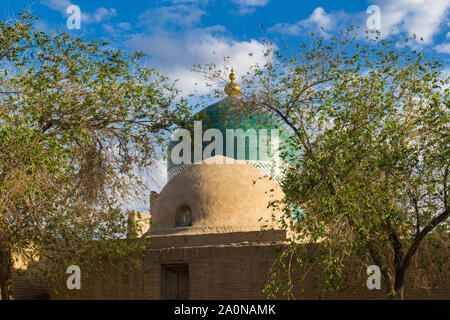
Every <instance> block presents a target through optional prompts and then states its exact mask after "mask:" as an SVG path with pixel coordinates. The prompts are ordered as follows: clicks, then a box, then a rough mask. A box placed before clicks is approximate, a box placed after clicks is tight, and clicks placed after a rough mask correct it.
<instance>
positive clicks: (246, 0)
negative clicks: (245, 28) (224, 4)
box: [231, 0, 270, 15]
mask: <svg viewBox="0 0 450 320" xmlns="http://www.w3.org/2000/svg"><path fill="white" fill-rule="evenodd" d="M269 1H270V0H231V2H233V3H234V4H237V5H238V6H239V9H238V10H237V11H236V12H237V13H238V14H240V15H246V14H250V13H252V12H253V11H255V9H256V8H257V7H264V6H266V5H267V4H268V3H269Z"/></svg>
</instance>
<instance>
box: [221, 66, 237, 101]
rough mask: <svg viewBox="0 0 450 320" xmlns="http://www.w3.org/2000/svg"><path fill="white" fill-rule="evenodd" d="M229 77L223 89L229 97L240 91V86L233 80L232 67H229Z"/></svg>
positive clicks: (234, 77)
mask: <svg viewBox="0 0 450 320" xmlns="http://www.w3.org/2000/svg"><path fill="white" fill-rule="evenodd" d="M229 78H230V80H231V82H230V83H228V84H227V85H226V86H225V89H224V91H225V93H226V94H227V95H229V96H230V97H236V96H237V95H238V94H240V93H241V86H239V85H238V84H237V83H235V82H234V80H236V75H235V74H234V70H233V69H231V73H230V76H229Z"/></svg>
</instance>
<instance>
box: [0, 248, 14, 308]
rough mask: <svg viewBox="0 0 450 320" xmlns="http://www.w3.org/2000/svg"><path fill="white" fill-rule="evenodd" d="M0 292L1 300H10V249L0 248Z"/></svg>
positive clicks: (11, 296) (11, 297)
mask: <svg viewBox="0 0 450 320" xmlns="http://www.w3.org/2000/svg"><path fill="white" fill-rule="evenodd" d="M0 291H1V300H12V299H13V295H12V257H11V249H9V248H3V247H0Z"/></svg>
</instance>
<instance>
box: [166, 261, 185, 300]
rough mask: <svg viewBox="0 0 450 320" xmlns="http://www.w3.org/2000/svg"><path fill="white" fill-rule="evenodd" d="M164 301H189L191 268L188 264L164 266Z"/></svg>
mask: <svg viewBox="0 0 450 320" xmlns="http://www.w3.org/2000/svg"><path fill="white" fill-rule="evenodd" d="M161 280H162V281H161V282H162V299H163V300H187V299H189V267H188V265H187V264H166V265H162V279H161Z"/></svg>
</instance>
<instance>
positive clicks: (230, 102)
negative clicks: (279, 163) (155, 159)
mask: <svg viewBox="0 0 450 320" xmlns="http://www.w3.org/2000/svg"><path fill="white" fill-rule="evenodd" d="M192 121H193V122H192V126H191V127H190V128H186V129H187V130H188V131H189V132H190V133H191V137H192V149H191V158H192V159H191V163H194V151H193V144H194V141H193V139H194V134H193V133H194V121H201V125H202V134H204V133H205V131H206V130H208V129H217V130H219V131H220V132H221V133H222V136H223V152H222V154H215V152H213V153H212V154H211V156H215V155H223V156H229V155H232V157H233V158H234V159H236V160H244V161H247V162H249V163H250V164H252V165H255V166H257V167H258V166H259V169H262V168H261V166H265V167H267V166H269V164H268V162H270V159H267V157H264V155H268V156H273V154H274V152H276V150H271V137H272V134H276V133H278V140H279V148H280V149H281V148H283V146H284V145H285V144H286V142H287V141H288V139H289V133H288V131H287V130H286V128H285V127H284V126H283V125H281V124H280V123H279V122H278V121H277V120H276V119H273V118H271V117H269V116H268V115H267V114H264V113H261V112H257V111H248V110H246V108H245V106H244V105H243V104H242V102H241V101H240V100H239V99H238V98H236V97H227V98H226V99H223V100H221V101H219V102H217V103H215V104H213V105H210V106H209V107H206V108H205V109H203V110H202V111H200V112H198V113H197V114H195V115H194V117H193V118H192ZM227 129H232V130H235V131H236V130H238V129H242V131H243V132H244V134H245V133H247V134H250V132H252V134H253V130H254V134H255V135H256V138H257V139H256V148H255V147H254V145H250V142H249V139H248V138H245V151H244V150H243V149H241V150H239V151H238V141H237V139H238V138H237V137H234V150H228V149H227V143H226V142H227V138H226V137H227ZM252 129H253V130H252ZM261 129H265V131H264V130H263V131H261ZM249 130H250V131H249ZM255 135H252V136H253V137H255ZM274 137H275V136H274ZM178 143H179V141H171V142H170V144H169V156H168V161H167V169H168V174H169V178H171V177H173V176H175V175H177V174H178V173H179V172H180V170H175V171H178V172H174V168H175V167H179V166H180V165H175V164H174V163H173V162H172V159H171V157H170V152H171V151H172V148H173V147H174V146H175V145H176V144H178ZM210 143H211V141H203V142H202V152H203V151H204V150H205V147H207V146H208V145H209V144H210ZM262 144H264V145H262ZM230 147H231V146H230ZM266 151H267V152H266ZM261 156H262V157H261ZM203 160H206V159H203ZM181 166H182V165H181ZM265 169H266V170H263V171H265V173H268V172H267V171H269V170H268V168H265ZM171 172H172V173H171Z"/></svg>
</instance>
